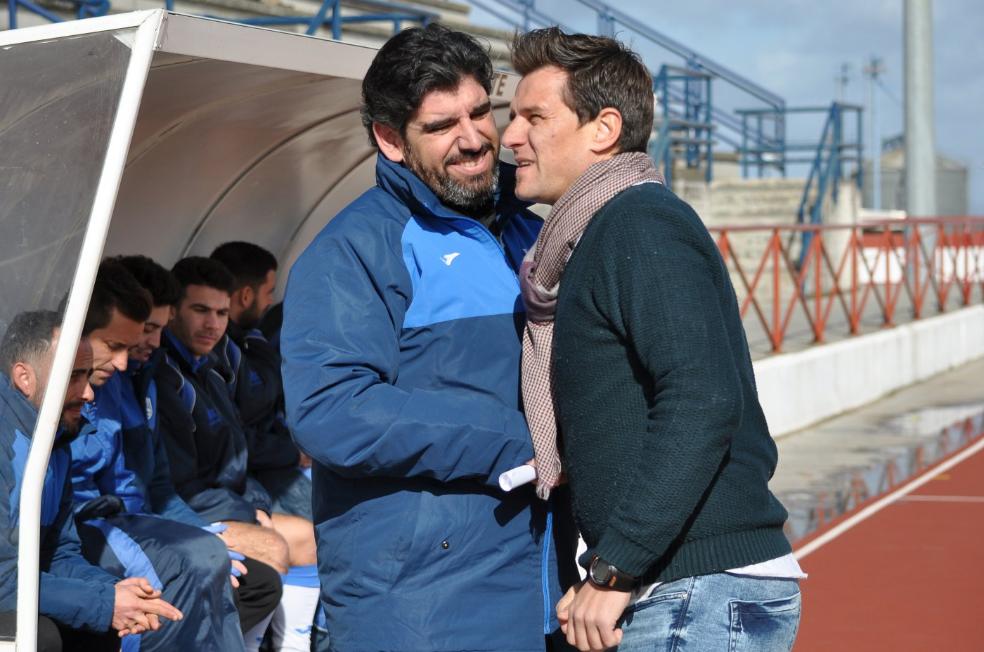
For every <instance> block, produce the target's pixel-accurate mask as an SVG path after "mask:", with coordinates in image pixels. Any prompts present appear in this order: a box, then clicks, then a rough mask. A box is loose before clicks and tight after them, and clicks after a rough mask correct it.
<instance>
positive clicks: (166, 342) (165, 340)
mask: <svg viewBox="0 0 984 652" xmlns="http://www.w3.org/2000/svg"><path fill="white" fill-rule="evenodd" d="M221 345H222V340H220V341H219V343H218V344H216V346H217V347H218V346H221ZM161 348H162V349H165V350H166V351H167V352H168V353H170V354H171V358H172V359H174V361H175V362H177V363H178V364H179V365H181V367H182V368H183V369H184V370H185V371H187V372H188V373H193V374H197V373H199V372H201V371H208V367H209V366H210V359H209V356H207V355H201V356H194V355H192V354H191V351H189V350H188V347H186V346H185V345H184V344H183V343H182V342H181V340H179V339H178V338H177V337H175V336H174V334H173V333H171V330H170V329H169V328H167V327H165V328H164V335H163V336H162V338H161Z"/></svg>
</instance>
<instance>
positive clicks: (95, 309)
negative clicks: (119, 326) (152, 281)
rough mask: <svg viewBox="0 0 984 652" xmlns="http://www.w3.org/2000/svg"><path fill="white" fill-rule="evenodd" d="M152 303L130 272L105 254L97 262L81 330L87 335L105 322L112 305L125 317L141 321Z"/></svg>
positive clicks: (107, 320)
mask: <svg viewBox="0 0 984 652" xmlns="http://www.w3.org/2000/svg"><path fill="white" fill-rule="evenodd" d="M153 307H154V306H153V300H152V299H151V296H150V292H148V291H147V290H145V289H144V288H143V286H142V285H140V283H139V282H137V279H135V278H133V274H131V273H130V271H129V270H128V269H127V268H126V267H124V266H123V265H122V264H121V263H120V262H119V261H118V260H114V259H112V258H106V259H104V260H103V261H102V262H101V263H99V271H98V272H97V273H96V283H95V285H93V286H92V298H91V299H89V311H88V312H87V313H86V315H85V324H84V325H83V326H82V334H83V335H88V334H89V333H91V332H92V331H94V330H98V329H100V328H105V327H106V326H108V325H109V322H110V320H111V319H112V318H113V310H114V309H115V310H117V311H119V312H120V314H122V315H123V316H124V317H126V318H127V319H131V320H133V321H139V322H144V321H147V318H148V317H150V311H151V310H152V309H153Z"/></svg>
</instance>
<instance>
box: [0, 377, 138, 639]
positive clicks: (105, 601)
mask: <svg viewBox="0 0 984 652" xmlns="http://www.w3.org/2000/svg"><path fill="white" fill-rule="evenodd" d="M36 420H37V412H36V411H35V409H34V407H33V406H32V405H31V404H30V403H29V402H28V401H27V399H25V398H24V396H23V395H22V394H21V393H20V392H19V391H17V389H15V388H14V387H13V385H11V383H10V379H8V378H7V376H5V375H3V374H0V483H2V484H3V490H4V492H5V493H6V494H7V500H5V501H4V500H0V611H13V610H14V609H15V608H16V604H17V541H18V536H17V526H18V522H19V520H20V519H19V513H20V496H21V482H22V480H23V477H24V465H25V464H26V463H27V453H28V450H29V448H30V446H31V435H32V434H33V432H34V423H35V421H36ZM70 443H71V438H70V437H65V436H61V435H59V436H58V438H57V439H56V440H55V445H54V448H53V449H52V451H51V457H50V458H49V460H48V470H47V471H46V473H45V476H44V490H43V493H42V495H41V579H40V599H39V604H38V613H40V614H42V615H45V616H48V617H49V618H51V619H52V620H54V621H56V622H59V623H61V624H63V625H67V626H68V627H71V628H74V629H88V630H92V631H97V632H105V631H108V630H109V627H110V624H111V621H112V618H113V604H114V602H115V601H116V590H115V588H114V585H115V584H116V582H117V581H119V580H117V578H115V577H113V576H112V575H110V574H109V573H107V572H106V571H104V570H102V569H101V568H99V567H98V566H93V565H92V564H90V563H89V562H88V561H86V560H85V558H84V557H82V546H81V544H80V543H79V537H78V534H77V533H76V531H75V519H74V518H72V485H71V482H70V481H69V474H70V469H71V465H72V456H71V453H70V448H69V445H70Z"/></svg>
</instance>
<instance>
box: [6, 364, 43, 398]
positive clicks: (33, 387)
mask: <svg viewBox="0 0 984 652" xmlns="http://www.w3.org/2000/svg"><path fill="white" fill-rule="evenodd" d="M10 381H11V382H12V383H13V384H14V387H16V388H17V391H19V392H20V393H21V394H23V395H24V396H27V397H31V396H33V395H34V392H35V391H37V386H38V377H37V374H35V373H34V368H33V367H31V365H29V364H27V363H26V362H15V363H14V366H13V367H11V369H10Z"/></svg>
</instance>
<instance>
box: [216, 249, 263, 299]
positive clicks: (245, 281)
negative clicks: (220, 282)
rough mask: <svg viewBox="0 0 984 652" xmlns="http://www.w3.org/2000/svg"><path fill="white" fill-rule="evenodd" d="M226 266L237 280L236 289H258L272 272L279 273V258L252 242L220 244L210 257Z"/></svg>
mask: <svg viewBox="0 0 984 652" xmlns="http://www.w3.org/2000/svg"><path fill="white" fill-rule="evenodd" d="M209 258H211V259H212V260H217V261H219V262H220V263H222V264H223V265H225V266H226V269H228V270H229V271H230V272H232V275H233V276H234V277H235V279H236V289H237V290H238V289H239V288H242V287H245V286H247V285H249V286H251V287H253V288H257V287H259V286H260V285H263V282H264V281H266V276H267V274H269V273H270V272H271V271H274V272H275V271H277V258H276V256H274V255H273V254H272V253H270V252H269V251H267V250H266V249H264V248H263V247H261V246H260V245H258V244H253V243H252V242H241V241H234V242H226V243H223V244H220V245H219V246H218V247H216V248H215V250H214V251H213V252H212V255H211V256H209Z"/></svg>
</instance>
